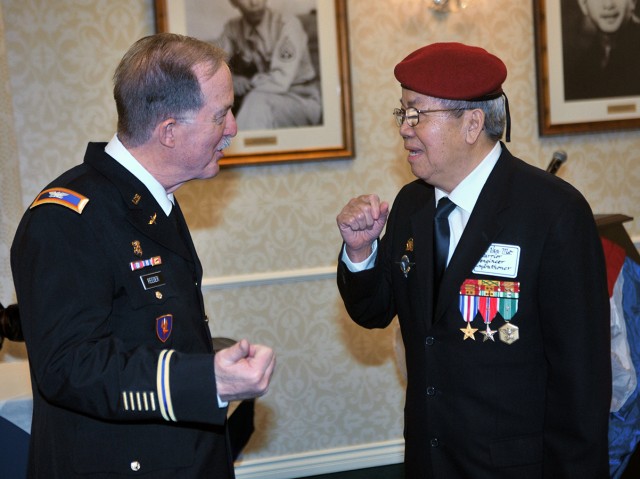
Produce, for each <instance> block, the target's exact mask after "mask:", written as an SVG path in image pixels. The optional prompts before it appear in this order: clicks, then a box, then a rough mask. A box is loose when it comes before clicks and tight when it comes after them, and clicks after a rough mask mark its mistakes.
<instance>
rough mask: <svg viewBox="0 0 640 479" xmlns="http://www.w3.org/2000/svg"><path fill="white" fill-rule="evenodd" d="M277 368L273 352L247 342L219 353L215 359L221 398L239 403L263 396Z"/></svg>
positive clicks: (243, 341) (217, 384)
mask: <svg viewBox="0 0 640 479" xmlns="http://www.w3.org/2000/svg"><path fill="white" fill-rule="evenodd" d="M275 365H276V358H275V354H274V352H273V350H272V349H271V348H269V347H267V346H262V345H260V344H250V343H249V341H247V340H246V339H243V340H241V341H239V342H237V343H236V344H234V345H233V346H231V347H228V348H225V349H222V350H220V351H218V352H217V353H216V355H215V357H214V359H213V366H214V371H215V374H216V388H217V390H218V396H219V397H220V399H221V400H223V401H237V400H242V399H250V398H255V397H259V396H262V395H263V394H265V393H266V392H267V390H268V388H269V382H270V381H271V374H272V373H273V369H274V367H275Z"/></svg>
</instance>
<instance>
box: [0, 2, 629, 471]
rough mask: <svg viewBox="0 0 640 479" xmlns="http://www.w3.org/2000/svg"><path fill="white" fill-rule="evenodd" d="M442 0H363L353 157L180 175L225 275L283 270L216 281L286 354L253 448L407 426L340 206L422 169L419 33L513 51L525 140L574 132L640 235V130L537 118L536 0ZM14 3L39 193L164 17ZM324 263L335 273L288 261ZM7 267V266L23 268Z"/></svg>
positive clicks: (15, 41) (575, 177)
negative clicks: (343, 297)
mask: <svg viewBox="0 0 640 479" xmlns="http://www.w3.org/2000/svg"><path fill="white" fill-rule="evenodd" d="M320 1H328V0H320ZM425 3H426V2H425V0H348V14H349V33H350V47H351V51H350V54H351V74H352V87H353V109H354V127H355V141H356V151H357V155H356V157H355V158H354V159H352V160H335V161H319V162H311V163H293V164H286V165H279V166H266V165H263V166H256V167H243V168H235V169H225V170H223V171H222V173H221V174H220V175H219V176H218V177H217V178H215V179H213V180H208V181H200V182H195V183H192V184H189V185H187V186H185V187H183V188H182V189H181V190H180V191H179V192H178V197H179V198H180V201H181V204H182V205H183V209H184V210H185V213H186V215H187V219H188V221H189V224H190V226H191V229H192V233H193V235H194V238H195V241H196V243H197V244H196V246H197V247H198V250H199V253H200V257H201V260H202V263H203V265H204V268H205V276H206V277H207V279H208V283H209V284H212V285H215V284H218V283H219V282H222V283H224V282H225V278H226V277H229V276H234V275H249V278H253V277H254V276H251V275H252V274H253V273H264V274H266V275H267V276H269V275H272V276H275V277H280V276H282V277H283V278H284V279H283V280H282V281H280V280H275V281H271V282H267V284H262V285H252V286H240V287H234V286H233V285H227V286H224V285H223V286H222V287H214V286H211V287H208V288H206V290H205V299H206V302H207V307H208V312H209V316H210V318H212V324H211V327H212V330H213V332H214V334H215V335H218V336H230V337H235V338H239V337H243V336H247V337H249V338H250V339H251V340H255V341H260V342H264V343H267V344H270V345H273V346H274V347H275V349H276V350H277V352H278V354H279V364H278V370H277V373H276V375H275V378H274V381H273V386H272V389H271V391H270V392H269V394H268V395H267V396H266V397H264V398H263V399H261V400H260V401H259V403H258V415H257V420H256V421H257V426H258V432H257V433H256V434H255V435H254V437H253V439H252V441H251V443H250V445H249V447H248V449H247V452H246V455H245V458H246V460H249V461H250V460H253V459H260V458H268V457H273V456H283V455H288V454H297V453H306V452H309V451H317V450H324V449H330V448H339V447H347V446H353V445H360V444H369V443H376V442H381V441H382V442H384V441H394V440H398V439H400V438H401V437H402V418H401V411H402V403H403V396H404V393H403V385H402V380H401V378H400V376H399V374H398V373H397V368H396V364H395V361H394V351H393V337H394V331H393V330H386V331H375V332H370V331H364V330H361V329H359V328H357V327H355V326H354V325H352V324H351V323H350V321H349V320H348V318H347V317H346V314H345V312H344V310H343V308H342V306H341V304H340V300H339V297H338V294H337V290H336V287H335V284H334V279H333V277H332V276H331V274H326V272H327V271H329V272H330V271H331V270H332V267H333V265H334V264H335V262H336V258H337V250H338V247H339V245H340V238H339V235H338V233H337V230H336V227H335V216H336V214H337V213H338V211H339V210H340V208H341V206H342V205H343V204H344V203H345V202H346V201H347V200H348V199H349V198H350V197H352V196H354V195H357V194H360V193H364V192H367V193H368V192H377V193H379V194H380V195H381V196H382V197H383V198H384V199H387V200H392V199H393V197H394V196H395V194H396V192H397V191H398V189H399V188H400V187H401V185H402V184H404V183H405V182H407V181H409V180H410V179H411V175H410V172H409V170H408V168H407V165H406V161H405V159H404V158H405V156H406V154H405V152H404V151H403V149H402V146H401V142H400V140H399V137H398V134H397V129H396V128H395V126H394V125H395V124H394V122H393V118H392V116H391V110H392V108H394V107H396V106H397V105H398V98H399V96H400V90H399V87H398V85H397V83H396V81H395V80H394V78H393V75H392V69H393V66H394V65H395V64H396V63H397V62H398V61H399V60H400V59H401V58H402V57H404V56H405V55H406V54H407V53H409V52H410V51H412V50H414V49H415V48H417V47H419V46H422V45H423V44H425V43H429V42H433V41H461V42H467V43H473V44H478V45H481V46H483V47H485V48H487V49H488V50H490V51H491V52H493V53H496V54H497V55H498V56H500V57H501V58H503V59H504V61H505V63H506V64H507V67H508V69H509V76H508V78H507V81H506V84H505V90H506V92H507V94H508V96H509V101H510V105H511V114H512V119H513V127H512V141H511V144H510V145H509V148H510V149H511V151H512V152H513V153H514V154H516V155H517V156H520V157H522V158H523V159H525V160H526V161H528V162H530V163H532V164H534V165H537V166H540V167H542V168H544V167H546V165H547V163H548V162H549V160H550V158H551V155H552V153H553V151H555V150H557V149H564V150H566V151H567V153H568V155H569V161H568V162H567V163H566V164H565V165H564V166H563V167H562V169H561V170H560V172H559V176H561V177H563V178H564V179H566V180H567V181H569V182H570V183H572V184H573V185H575V186H576V187H577V188H578V189H579V190H580V191H582V192H583V194H584V195H585V196H586V197H587V199H588V201H589V203H590V204H591V206H592V208H593V209H594V212H596V213H607V212H620V213H625V214H628V215H630V216H634V217H636V220H635V221H634V222H632V223H627V227H628V229H629V231H630V233H631V234H632V235H634V236H638V235H640V188H638V185H639V184H640V132H638V131H629V132H616V133H606V134H594V135H579V136H571V137H569V136H562V137H555V138H544V139H542V138H540V137H539V136H538V133H537V113H536V111H537V110H536V89H535V66H534V65H535V55H534V34H533V14H532V5H531V2H526V1H514V0H475V3H474V4H473V5H472V6H471V7H469V8H468V9H467V10H465V11H463V12H462V13H458V14H455V15H449V16H446V15H436V14H434V13H433V12H431V11H429V10H427V9H426V8H425ZM1 5H2V13H3V15H4V22H5V23H4V36H5V43H6V49H7V63H8V66H9V71H10V78H11V83H10V88H11V90H12V95H13V114H14V120H15V129H16V140H17V150H18V159H19V164H20V186H21V188H22V193H21V194H22V207H24V206H26V205H27V204H28V203H29V202H30V201H31V199H32V198H33V196H34V195H35V194H36V193H37V192H38V191H39V190H40V189H41V188H42V187H43V185H45V184H46V183H47V182H48V181H49V180H50V179H52V178H53V177H54V176H55V175H57V174H58V173H60V172H62V171H63V170H65V169H66V168H68V167H70V166H71V165H73V164H75V163H77V162H79V161H81V159H82V155H83V153H84V148H85V144H86V142H87V141H88V140H97V141H100V140H103V141H106V140H108V139H109V138H110V137H111V135H112V134H113V131H114V129H115V108H114V106H113V104H112V98H111V74H112V72H113V69H114V67H115V65H116V63H117V61H118V60H119V58H120V57H121V55H122V54H123V53H124V51H125V50H126V48H127V47H128V46H129V45H130V44H131V43H132V42H133V41H134V40H135V39H137V38H138V37H140V36H142V35H145V34H148V33H151V32H152V31H153V11H152V1H151V0H135V1H134V0H100V1H86V0H75V1H72V0H57V1H56V2H50V1H48V0H2V3H1ZM1 147H2V149H3V150H4V149H5V143H2V146H1ZM1 158H2V161H3V162H4V161H5V155H2V157H1ZM3 169H4V167H3ZM4 208H5V206H4V204H3V209H4ZM0 257H1V256H0ZM5 269H6V268H5ZM307 269H310V270H313V271H316V270H318V271H320V272H321V273H322V274H320V275H318V276H317V277H315V276H313V275H311V276H310V277H309V278H306V277H303V278H302V279H300V280H299V281H292V280H290V279H287V278H289V276H296V274H297V273H296V272H299V271H305V270H307ZM283 272H284V273H283ZM3 276H7V278H6V279H4V281H3V282H4V283H5V284H7V283H8V282H9V281H10V278H9V276H8V272H6V271H4V272H3ZM4 294H5V296H3V297H2V298H0V301H3V302H8V301H10V300H11V297H10V296H9V295H10V294H11V293H10V292H8V291H4Z"/></svg>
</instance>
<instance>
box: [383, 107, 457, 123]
mask: <svg viewBox="0 0 640 479" xmlns="http://www.w3.org/2000/svg"><path fill="white" fill-rule="evenodd" d="M443 111H460V108H448V109H445V110H418V109H417V108H413V107H412V108H407V109H406V110H405V109H404V108H394V109H393V116H395V117H396V123H397V124H398V126H402V124H403V123H404V120H407V125H409V126H410V127H411V128H413V127H414V126H416V125H417V124H418V123H419V122H420V115H426V114H427V113H438V112H443Z"/></svg>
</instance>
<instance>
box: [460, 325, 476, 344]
mask: <svg viewBox="0 0 640 479" xmlns="http://www.w3.org/2000/svg"><path fill="white" fill-rule="evenodd" d="M460 331H462V332H463V333H464V338H462V340H463V341H466V340H467V339H469V338H471V339H473V340H474V341H475V340H476V337H475V336H474V334H475V333H476V332H478V328H472V327H471V322H468V323H467V327H466V328H460Z"/></svg>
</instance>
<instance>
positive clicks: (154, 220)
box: [149, 213, 158, 225]
mask: <svg viewBox="0 0 640 479" xmlns="http://www.w3.org/2000/svg"><path fill="white" fill-rule="evenodd" d="M157 216H158V213H154V214H153V216H152V217H151V218H149V224H150V225H155V224H156V217H157Z"/></svg>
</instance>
